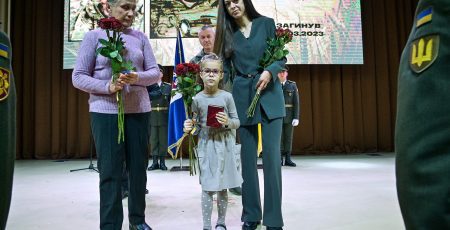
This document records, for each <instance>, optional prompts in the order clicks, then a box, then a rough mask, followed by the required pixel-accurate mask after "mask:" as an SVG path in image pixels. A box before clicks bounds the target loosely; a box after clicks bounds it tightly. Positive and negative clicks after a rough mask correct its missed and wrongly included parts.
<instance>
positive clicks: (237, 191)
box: [228, 187, 242, 196]
mask: <svg viewBox="0 0 450 230" xmlns="http://www.w3.org/2000/svg"><path fill="white" fill-rule="evenodd" d="M228 190H229V191H230V192H231V193H232V194H234V195H236V196H242V189H241V187H236V188H230V189H228Z"/></svg>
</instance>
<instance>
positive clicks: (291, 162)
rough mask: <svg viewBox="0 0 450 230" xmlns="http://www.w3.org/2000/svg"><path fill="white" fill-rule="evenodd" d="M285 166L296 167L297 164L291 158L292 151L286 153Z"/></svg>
mask: <svg viewBox="0 0 450 230" xmlns="http://www.w3.org/2000/svg"><path fill="white" fill-rule="evenodd" d="M284 165H285V166H290V167H296V166H297V165H296V164H295V163H294V162H293V161H292V160H291V153H287V154H286V160H285V161H284Z"/></svg>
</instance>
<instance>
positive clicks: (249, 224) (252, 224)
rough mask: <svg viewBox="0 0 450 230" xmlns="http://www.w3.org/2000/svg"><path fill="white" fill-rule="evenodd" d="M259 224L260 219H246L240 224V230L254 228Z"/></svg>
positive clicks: (253, 229)
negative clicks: (254, 220)
mask: <svg viewBox="0 0 450 230" xmlns="http://www.w3.org/2000/svg"><path fill="white" fill-rule="evenodd" d="M259 224H261V221H256V222H250V221H246V222H244V224H243V225H242V230H255V229H256V228H257V227H258V225H259Z"/></svg>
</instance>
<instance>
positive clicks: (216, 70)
mask: <svg viewBox="0 0 450 230" xmlns="http://www.w3.org/2000/svg"><path fill="white" fill-rule="evenodd" d="M202 73H204V74H206V75H209V74H211V73H212V74H214V75H217V74H219V73H222V71H221V70H219V69H208V68H206V69H202Z"/></svg>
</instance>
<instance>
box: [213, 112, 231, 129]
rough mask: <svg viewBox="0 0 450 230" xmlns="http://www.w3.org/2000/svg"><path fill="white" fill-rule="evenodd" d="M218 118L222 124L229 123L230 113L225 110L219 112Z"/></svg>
mask: <svg viewBox="0 0 450 230" xmlns="http://www.w3.org/2000/svg"><path fill="white" fill-rule="evenodd" d="M216 119H217V121H218V122H219V123H220V124H221V125H225V126H227V125H228V115H227V114H226V113H224V112H218V113H217V114H216Z"/></svg>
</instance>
